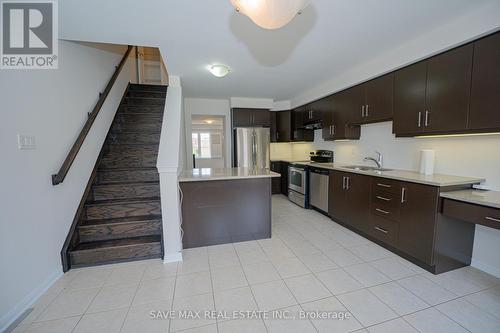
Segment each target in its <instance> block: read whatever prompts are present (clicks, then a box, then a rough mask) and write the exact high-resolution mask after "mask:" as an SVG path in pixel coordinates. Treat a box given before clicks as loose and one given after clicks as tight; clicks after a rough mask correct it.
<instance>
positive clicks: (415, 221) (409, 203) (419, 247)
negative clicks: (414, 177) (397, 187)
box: [398, 182, 439, 265]
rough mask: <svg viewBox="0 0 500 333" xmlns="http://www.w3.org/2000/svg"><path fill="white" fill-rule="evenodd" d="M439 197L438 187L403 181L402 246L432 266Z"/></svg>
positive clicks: (400, 223)
mask: <svg viewBox="0 0 500 333" xmlns="http://www.w3.org/2000/svg"><path fill="white" fill-rule="evenodd" d="M438 196H439V190H438V188H437V187H433V186H427V185H420V184H415V183H405V182H402V184H401V205H400V211H399V239H398V248H399V249H400V250H401V251H403V252H405V253H407V254H409V255H411V256H412V257H414V258H416V259H418V260H420V261H422V262H423V263H426V264H428V265H432V260H433V257H432V253H433V247H434V230H435V226H436V218H437V211H438V207H437V206H438Z"/></svg>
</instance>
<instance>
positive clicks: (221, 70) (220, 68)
mask: <svg viewBox="0 0 500 333" xmlns="http://www.w3.org/2000/svg"><path fill="white" fill-rule="evenodd" d="M208 70H209V71H210V73H212V75H213V76H216V77H224V76H226V75H227V74H229V72H230V71H231V68H229V66H226V65H221V64H219V65H212V66H210V67H209V68H208Z"/></svg>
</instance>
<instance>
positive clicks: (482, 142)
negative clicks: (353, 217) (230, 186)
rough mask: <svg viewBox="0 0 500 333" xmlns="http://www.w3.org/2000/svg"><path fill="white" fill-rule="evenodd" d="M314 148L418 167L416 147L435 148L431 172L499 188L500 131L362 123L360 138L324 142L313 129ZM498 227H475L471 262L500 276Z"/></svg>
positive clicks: (346, 157) (340, 158) (340, 157)
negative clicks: (437, 134)
mask: <svg viewBox="0 0 500 333" xmlns="http://www.w3.org/2000/svg"><path fill="white" fill-rule="evenodd" d="M314 134H315V138H314V147H315V148H316V149H333V150H334V151H335V161H336V162H345V163H353V164H360V163H361V164H364V163H365V162H363V161H362V160H363V157H365V156H374V155H375V150H378V151H380V152H381V153H382V154H383V156H384V166H385V167H389V168H397V169H405V170H418V165H419V151H420V150H421V149H434V150H435V151H436V163H435V172H436V173H442V174H449V175H458V176H471V177H481V178H485V179H486V182H485V183H484V185H485V186H487V187H488V188H490V189H495V190H500V154H499V148H498V147H500V135H492V136H472V137H471V136H469V137H455V138H395V136H394V135H393V134H392V122H385V123H379V124H371V125H363V126H362V127H361V138H360V140H352V141H347V142H328V141H326V142H325V141H323V139H322V138H321V130H316V131H315V133H314ZM498 253H500V231H499V230H495V229H491V228H486V227H482V226H478V227H476V236H475V240H474V253H473V263H472V264H473V266H476V267H478V268H480V269H482V270H485V271H487V272H489V273H492V274H495V275H497V276H500V257H499V256H498Z"/></svg>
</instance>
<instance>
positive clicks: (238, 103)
mask: <svg viewBox="0 0 500 333" xmlns="http://www.w3.org/2000/svg"><path fill="white" fill-rule="evenodd" d="M273 103H274V100H273V99H272V98H247V97H231V107H232V108H252V109H271V108H272V107H273Z"/></svg>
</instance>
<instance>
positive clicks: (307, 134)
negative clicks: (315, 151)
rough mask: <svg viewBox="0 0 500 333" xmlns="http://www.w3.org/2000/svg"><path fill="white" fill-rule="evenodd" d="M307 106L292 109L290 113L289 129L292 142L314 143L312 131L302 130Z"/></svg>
mask: <svg viewBox="0 0 500 333" xmlns="http://www.w3.org/2000/svg"><path fill="white" fill-rule="evenodd" d="M308 107H309V106H302V107H299V108H297V109H294V110H293V111H292V113H291V118H292V128H291V138H290V141H292V142H301V141H307V142H312V141H314V131H313V130H310V129H305V128H304V122H305V119H306V115H307V110H308V109H309V108H308Z"/></svg>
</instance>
